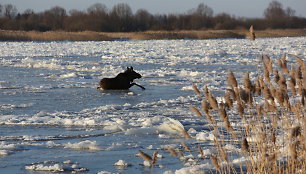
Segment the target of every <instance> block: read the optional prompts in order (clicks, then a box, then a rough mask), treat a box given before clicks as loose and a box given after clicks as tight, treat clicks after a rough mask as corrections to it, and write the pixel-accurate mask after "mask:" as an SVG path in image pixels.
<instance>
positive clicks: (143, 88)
mask: <svg viewBox="0 0 306 174" xmlns="http://www.w3.org/2000/svg"><path fill="white" fill-rule="evenodd" d="M131 85H132V86H133V85H136V86H138V87H140V88H141V89H142V90H145V89H146V88H145V87H143V86H141V85H139V84H137V83H132V84H131Z"/></svg>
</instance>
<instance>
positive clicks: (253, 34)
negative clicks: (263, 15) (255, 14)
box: [249, 25, 256, 40]
mask: <svg viewBox="0 0 306 174" xmlns="http://www.w3.org/2000/svg"><path fill="white" fill-rule="evenodd" d="M249 31H250V38H251V40H255V39H256V36H255V31H254V27H253V25H251V27H250V29H249Z"/></svg>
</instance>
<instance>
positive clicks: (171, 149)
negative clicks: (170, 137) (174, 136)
mask: <svg viewBox="0 0 306 174" xmlns="http://www.w3.org/2000/svg"><path fill="white" fill-rule="evenodd" d="M166 148H167V150H168V152H169V153H170V155H171V156H177V153H176V151H175V150H174V149H173V148H172V147H170V146H167V147H166Z"/></svg>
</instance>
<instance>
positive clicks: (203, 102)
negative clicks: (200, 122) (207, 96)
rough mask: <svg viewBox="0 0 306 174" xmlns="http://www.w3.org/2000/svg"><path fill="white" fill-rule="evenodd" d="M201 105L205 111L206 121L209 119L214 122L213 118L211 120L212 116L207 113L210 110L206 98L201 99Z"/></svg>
mask: <svg viewBox="0 0 306 174" xmlns="http://www.w3.org/2000/svg"><path fill="white" fill-rule="evenodd" d="M201 105H202V110H203V111H204V112H205V114H206V117H207V119H208V121H209V122H210V123H211V124H214V120H213V118H212V117H211V116H210V113H209V110H210V105H209V103H208V102H207V101H206V100H202V103H201Z"/></svg>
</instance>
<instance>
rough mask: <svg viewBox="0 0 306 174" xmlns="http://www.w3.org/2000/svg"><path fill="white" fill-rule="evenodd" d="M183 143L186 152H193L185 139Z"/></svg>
mask: <svg viewBox="0 0 306 174" xmlns="http://www.w3.org/2000/svg"><path fill="white" fill-rule="evenodd" d="M181 145H182V147H183V148H184V150H185V151H186V152H191V150H190V148H189V147H188V146H187V144H186V143H185V142H184V141H182V142H181Z"/></svg>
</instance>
